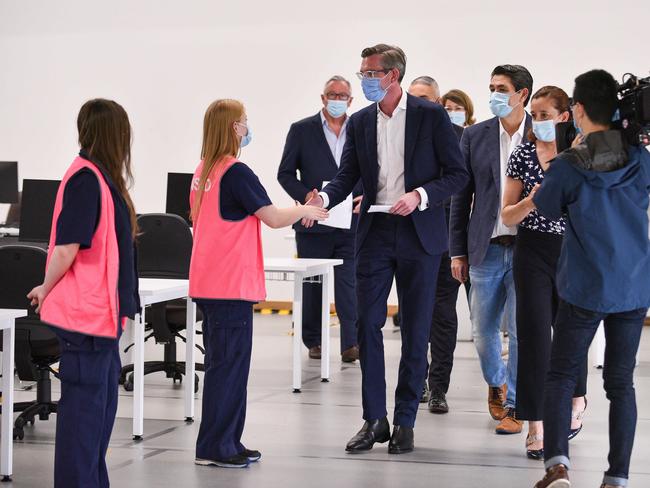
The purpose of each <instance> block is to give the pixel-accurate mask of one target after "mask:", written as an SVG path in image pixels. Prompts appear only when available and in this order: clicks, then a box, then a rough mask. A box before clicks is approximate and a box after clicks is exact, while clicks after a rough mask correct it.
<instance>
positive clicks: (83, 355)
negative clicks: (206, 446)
mask: <svg viewBox="0 0 650 488" xmlns="http://www.w3.org/2000/svg"><path fill="white" fill-rule="evenodd" d="M77 128H78V130H79V145H80V146H81V151H80V152H79V156H78V157H77V158H76V159H75V160H74V161H73V162H72V165H71V166H70V167H69V168H68V170H67V172H66V173H65V176H64V177H63V180H62V181H61V184H60V186H59V191H58V194H57V197H56V202H55V206H54V215H53V217H52V231H51V235H50V246H49V252H48V259H47V270H46V272H45V280H44V282H43V284H42V285H39V286H37V287H36V288H34V289H33V290H32V291H31V292H30V293H29V295H28V297H29V298H30V299H31V300H32V305H35V306H36V311H37V312H40V314H41V320H42V321H43V322H45V323H47V324H50V325H52V326H54V327H55V331H56V333H57V334H58V336H59V340H60V344H61V359H60V362H59V379H60V380H61V399H60V400H59V404H58V410H57V422H56V447H55V455H54V486H55V487H56V488H74V487H88V488H91V487H92V488H95V487H97V488H99V487H102V488H107V487H108V486H109V481H108V471H107V468H106V460H105V457H106V450H107V448H108V442H109V440H110V437H111V431H112V429H113V423H114V421H115V412H116V410H117V398H118V378H119V375H120V366H121V365H120V356H119V349H118V341H119V338H120V335H121V334H122V328H123V325H124V321H125V319H126V318H127V317H130V318H133V317H134V315H135V314H136V313H137V312H138V310H139V309H140V303H139V299H138V280H137V273H136V269H135V260H134V254H135V251H134V241H135V234H136V223H135V222H136V220H135V210H134V208H133V202H132V201H131V197H130V195H129V192H128V187H129V185H130V183H132V174H131V126H130V124H129V118H128V116H127V114H126V112H125V111H124V109H123V108H122V107H121V106H120V105H119V104H117V103H116V102H114V101H111V100H103V99H96V100H90V101H88V102H86V103H85V104H84V105H83V106H82V107H81V110H80V112H79V116H78V118H77Z"/></svg>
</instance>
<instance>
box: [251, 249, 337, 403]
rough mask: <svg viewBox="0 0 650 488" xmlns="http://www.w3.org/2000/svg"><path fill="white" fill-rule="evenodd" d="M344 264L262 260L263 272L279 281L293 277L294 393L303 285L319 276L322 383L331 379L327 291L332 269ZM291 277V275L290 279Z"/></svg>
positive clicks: (299, 356)
mask: <svg viewBox="0 0 650 488" xmlns="http://www.w3.org/2000/svg"><path fill="white" fill-rule="evenodd" d="M341 264H343V260H342V259H294V258H267V259H264V271H265V272H266V273H275V274H277V275H279V281H291V278H292V277H293V391H294V393H299V392H300V389H301V388H302V284H303V282H304V280H305V279H306V278H314V277H317V276H322V302H321V303H322V316H321V363H320V364H321V381H323V382H327V381H329V377H330V302H331V300H330V291H329V284H330V283H333V282H334V276H333V275H334V266H339V265H341ZM291 275H292V276H291Z"/></svg>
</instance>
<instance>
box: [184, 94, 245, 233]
mask: <svg viewBox="0 0 650 488" xmlns="http://www.w3.org/2000/svg"><path fill="white" fill-rule="evenodd" d="M244 113H245V110H244V105H243V104H242V103H241V102H240V101H238V100H230V99H223V100H215V101H214V102H212V103H211V104H210V106H209V107H208V109H207V110H206V111H205V116H204V117H203V145H202V147H201V159H202V160H203V168H202V170H201V177H200V178H199V185H198V189H197V194H196V198H195V199H194V205H192V212H191V218H192V221H194V222H196V220H197V218H198V216H199V210H200V209H201V201H202V200H203V194H204V192H205V185H206V182H207V181H208V177H209V176H210V173H212V170H213V169H214V168H215V167H216V166H217V165H218V164H220V163H221V162H223V161H224V160H225V159H226V158H228V157H233V158H236V157H238V155H239V151H240V146H241V140H240V137H239V136H238V135H237V132H236V131H235V127H234V123H235V122H239V121H240V120H241V118H242V116H243V115H244Z"/></svg>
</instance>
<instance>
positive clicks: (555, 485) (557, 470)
mask: <svg viewBox="0 0 650 488" xmlns="http://www.w3.org/2000/svg"><path fill="white" fill-rule="evenodd" d="M535 488H571V482H570V481H569V471H568V470H567V469H566V466H564V464H556V465H555V466H551V467H550V468H548V469H547V470H546V476H544V478H543V479H542V480H541V481H538V482H537V483H536V484H535Z"/></svg>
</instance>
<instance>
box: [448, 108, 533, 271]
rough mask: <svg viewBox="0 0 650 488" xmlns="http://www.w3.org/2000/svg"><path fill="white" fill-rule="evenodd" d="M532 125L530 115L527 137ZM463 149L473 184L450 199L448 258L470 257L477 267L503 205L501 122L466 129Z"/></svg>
mask: <svg viewBox="0 0 650 488" xmlns="http://www.w3.org/2000/svg"><path fill="white" fill-rule="evenodd" d="M531 124H532V122H531V117H530V115H529V114H528V113H527V114H526V123H525V127H526V129H525V131H524V133H525V134H528V131H529V129H530V128H531ZM524 137H526V136H525V135H524ZM460 146H461V150H462V152H463V157H464V158H465V164H466V167H467V168H468V169H469V175H470V180H469V185H467V186H466V187H465V189H464V190H463V191H461V192H459V193H458V194H457V195H455V196H454V197H452V199H451V215H450V217H449V255H450V256H452V257H454V256H468V257H469V264H470V265H471V266H478V265H480V264H481V263H482V262H483V259H485V255H486V253H487V249H488V246H489V245H490V239H491V238H492V232H493V231H494V225H495V224H496V221H497V212H498V211H499V206H500V205H501V203H500V201H499V190H500V188H501V148H500V140H499V119H498V118H497V117H494V118H492V119H488V120H486V121H484V122H481V123H479V124H476V125H472V126H470V127H467V128H465V131H464V132H463V137H462V138H461V140H460ZM504 176H505V175H504Z"/></svg>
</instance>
